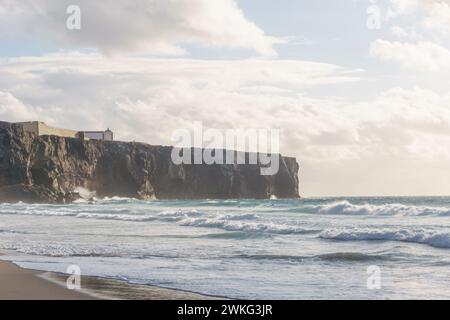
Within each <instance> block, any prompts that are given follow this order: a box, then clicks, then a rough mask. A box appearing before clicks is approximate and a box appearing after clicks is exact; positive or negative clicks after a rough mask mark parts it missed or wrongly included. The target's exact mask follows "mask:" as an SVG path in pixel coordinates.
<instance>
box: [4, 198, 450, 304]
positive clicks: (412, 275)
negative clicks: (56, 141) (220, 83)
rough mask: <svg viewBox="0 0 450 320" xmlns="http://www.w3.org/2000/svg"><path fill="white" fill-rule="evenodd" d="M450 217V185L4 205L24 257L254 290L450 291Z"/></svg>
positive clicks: (135, 279) (344, 295) (173, 284)
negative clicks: (421, 193) (425, 191)
mask: <svg viewBox="0 0 450 320" xmlns="http://www.w3.org/2000/svg"><path fill="white" fill-rule="evenodd" d="M449 227H450V198H448V197H442V198H346V199H344V198H323V199H303V200H267V201H252V200H246V201H237V200H230V201H213V200H207V201H138V200H133V199H121V198H112V199H103V200H99V201H97V202H96V203H95V204H88V203H83V202H81V203H76V204H72V205H28V204H21V203H19V204H1V205H0V248H2V249H7V250H11V252H12V253H11V254H9V255H7V256H3V257H2V259H5V260H10V261H14V262H16V263H17V264H19V265H20V266H23V267H26V268H33V269H40V270H48V271H58V272H65V271H66V269H67V267H68V266H70V265H73V264H77V265H79V266H80V268H81V270H82V274H84V275H96V276H103V277H111V278H117V279H121V280H125V281H128V282H131V283H140V284H151V285H158V286H162V287H168V288H175V289H182V290H188V291H194V292H199V293H204V294H209V295H219V296H225V297H230V298H246V299H366V298H367V299H401V298H406V299H418V298H425V299H430V298H437V299H443V298H447V299H448V298H450V268H449V267H450V228H449ZM374 266H375V267H377V268H379V270H380V271H381V273H380V278H379V280H380V282H379V283H380V288H379V289H377V288H375V289H373V288H372V290H371V289H369V288H368V286H367V280H368V277H369V276H371V275H372V274H368V272H367V271H368V268H371V267H372V268H373V267H374ZM371 270H373V269H371Z"/></svg>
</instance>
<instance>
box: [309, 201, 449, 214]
mask: <svg viewBox="0 0 450 320" xmlns="http://www.w3.org/2000/svg"><path fill="white" fill-rule="evenodd" d="M312 208H313V211H314V212H315V213H319V214H337V215H339V214H348V215H385V216H386V215H400V216H431V215H436V216H450V209H449V208H445V207H425V206H407V205H403V204H398V203H394V204H383V205H372V204H352V203H350V202H349V201H339V202H334V203H331V204H325V205H318V206H312Z"/></svg>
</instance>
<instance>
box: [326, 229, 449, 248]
mask: <svg viewBox="0 0 450 320" xmlns="http://www.w3.org/2000/svg"><path fill="white" fill-rule="evenodd" d="M319 237H320V238H322V239H330V240H338V241H400V242H411V243H419V244H426V245H429V246H432V247H436V248H450V233H449V232H437V231H432V230H425V229H416V230H406V229H382V230H374V229H327V230H324V231H322V232H321V233H320V234H319Z"/></svg>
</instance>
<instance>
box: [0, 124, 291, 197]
mask: <svg viewBox="0 0 450 320" xmlns="http://www.w3.org/2000/svg"><path fill="white" fill-rule="evenodd" d="M171 151H172V148H170V147H161V146H151V145H147V144H142V143H130V142H107V141H92V140H91V141H83V140H79V139H71V138H62V137H56V136H41V137H38V136H34V135H32V134H30V133H26V132H24V131H23V130H22V128H21V127H19V126H12V127H11V128H2V127H0V202H15V201H25V202H49V203H56V202H70V201H72V200H74V199H76V198H77V197H78V194H76V193H74V190H75V189H76V188H77V187H83V188H86V189H89V190H95V191H96V194H97V196H98V197H106V196H110V197H111V196H120V197H133V198H139V199H154V198H156V199H231V198H252V199H266V198H270V197H271V196H276V197H277V198H298V176H297V172H298V169H299V166H298V164H297V162H296V160H295V159H293V158H285V157H280V170H279V172H278V174H277V175H275V176H261V175H260V166H259V165H205V164H203V165H175V164H173V162H172V161H171Z"/></svg>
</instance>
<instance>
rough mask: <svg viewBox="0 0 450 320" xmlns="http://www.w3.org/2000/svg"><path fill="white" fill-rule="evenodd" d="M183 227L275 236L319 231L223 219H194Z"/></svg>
mask: <svg viewBox="0 0 450 320" xmlns="http://www.w3.org/2000/svg"><path fill="white" fill-rule="evenodd" d="M181 225H183V226H190V227H203V228H217V229H223V230H226V231H244V232H266V233H273V234H310V233H317V232H319V230H312V229H305V228H300V227H295V226H288V225H283V224H276V223H270V222H264V223H263V222H243V221H233V220H226V219H223V218H192V219H185V220H183V221H182V223H181Z"/></svg>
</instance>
